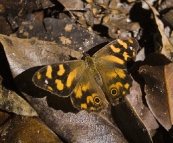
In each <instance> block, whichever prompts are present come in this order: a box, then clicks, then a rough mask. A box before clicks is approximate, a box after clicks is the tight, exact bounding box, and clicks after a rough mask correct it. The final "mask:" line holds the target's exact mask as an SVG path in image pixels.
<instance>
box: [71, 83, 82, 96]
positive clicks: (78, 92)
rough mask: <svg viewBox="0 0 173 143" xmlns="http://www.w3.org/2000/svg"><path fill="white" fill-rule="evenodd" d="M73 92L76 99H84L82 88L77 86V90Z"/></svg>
mask: <svg viewBox="0 0 173 143" xmlns="http://www.w3.org/2000/svg"><path fill="white" fill-rule="evenodd" d="M73 92H74V94H75V95H76V98H81V97H82V89H81V87H80V86H76V87H75V89H74V90H73Z"/></svg>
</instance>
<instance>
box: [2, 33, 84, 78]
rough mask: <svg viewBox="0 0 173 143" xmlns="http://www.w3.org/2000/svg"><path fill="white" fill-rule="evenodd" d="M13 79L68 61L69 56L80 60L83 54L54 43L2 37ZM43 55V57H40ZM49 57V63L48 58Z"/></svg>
mask: <svg viewBox="0 0 173 143" xmlns="http://www.w3.org/2000/svg"><path fill="white" fill-rule="evenodd" d="M0 43H1V44H2V45H3V47H4V51H5V53H6V57H7V60H8V63H9V66H10V69H11V72H12V75H13V77H16V76H17V75H19V74H21V73H22V72H24V71H25V70H27V69H29V68H31V67H34V66H41V65H47V64H53V63H56V62H58V61H63V60H68V59H69V55H71V56H72V57H76V58H80V57H81V56H82V54H80V53H79V52H76V51H74V50H71V49H69V48H66V47H63V46H60V45H58V44H56V43H53V42H46V41H41V40H37V39H34V38H32V39H20V38H16V37H8V36H5V35H0ZM40 55H41V56H40ZM48 57H49V61H48V60H47V58H48Z"/></svg>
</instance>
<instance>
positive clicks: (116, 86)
mask: <svg viewBox="0 0 173 143" xmlns="http://www.w3.org/2000/svg"><path fill="white" fill-rule="evenodd" d="M121 87H123V85H122V83H121V82H117V83H115V84H111V85H110V86H109V88H110V89H112V88H116V89H117V90H119V89H120V88H121Z"/></svg>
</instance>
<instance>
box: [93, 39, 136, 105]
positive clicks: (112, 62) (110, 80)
mask: <svg viewBox="0 0 173 143" xmlns="http://www.w3.org/2000/svg"><path fill="white" fill-rule="evenodd" d="M137 48H138V43H137V41H136V40H135V39H132V38H129V39H117V40H115V41H113V42H111V43H109V44H108V45H106V46H105V47H103V48H102V49H101V50H99V51H98V52H96V53H95V55H94V56H93V58H94V59H95V63H96V68H97V71H98V72H99V73H100V75H101V78H102V83H103V84H102V85H101V87H102V89H103V91H104V93H105V94H106V95H107V96H108V99H109V101H110V102H111V104H112V105H115V104H116V103H117V99H118V98H119V97H123V96H125V95H127V94H128V93H129V89H130V87H131V83H132V79H131V77H130V76H129V75H128V72H127V70H126V69H127V67H126V62H127V60H128V59H129V58H131V57H132V58H133V57H134V56H135V51H136V49H137Z"/></svg>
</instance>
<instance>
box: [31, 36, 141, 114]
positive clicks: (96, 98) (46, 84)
mask: <svg viewBox="0 0 173 143" xmlns="http://www.w3.org/2000/svg"><path fill="white" fill-rule="evenodd" d="M137 48H138V43H137V41H136V40H135V39H133V38H126V39H117V40H114V41H112V42H110V43H108V44H107V45H106V46H104V47H103V48H101V49H100V50H98V51H97V52H96V53H95V54H94V55H93V56H92V57H91V56H89V55H87V54H84V59H81V60H71V61H63V62H59V63H55V64H52V65H46V66H45V67H43V68H41V69H39V70H38V71H37V72H36V73H35V74H34V75H33V78H32V81H33V82H34V84H35V85H36V86H38V87H39V88H42V89H44V90H47V91H49V92H51V93H53V94H55V95H58V96H60V97H68V96H70V99H71V101H72V104H73V106H74V107H75V108H77V109H79V110H81V109H84V110H87V111H89V112H90V111H96V112H98V111H101V110H102V109H105V108H107V105H108V102H107V99H108V100H109V102H110V103H111V104H112V105H113V106H114V105H116V104H117V100H118V99H119V98H121V97H124V96H125V95H127V94H128V93H129V89H130V87H131V84H132V79H131V77H130V75H128V72H127V67H126V62H127V61H128V60H129V58H134V57H135V55H136V49H137ZM105 95H106V97H107V99H106V98H105Z"/></svg>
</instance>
